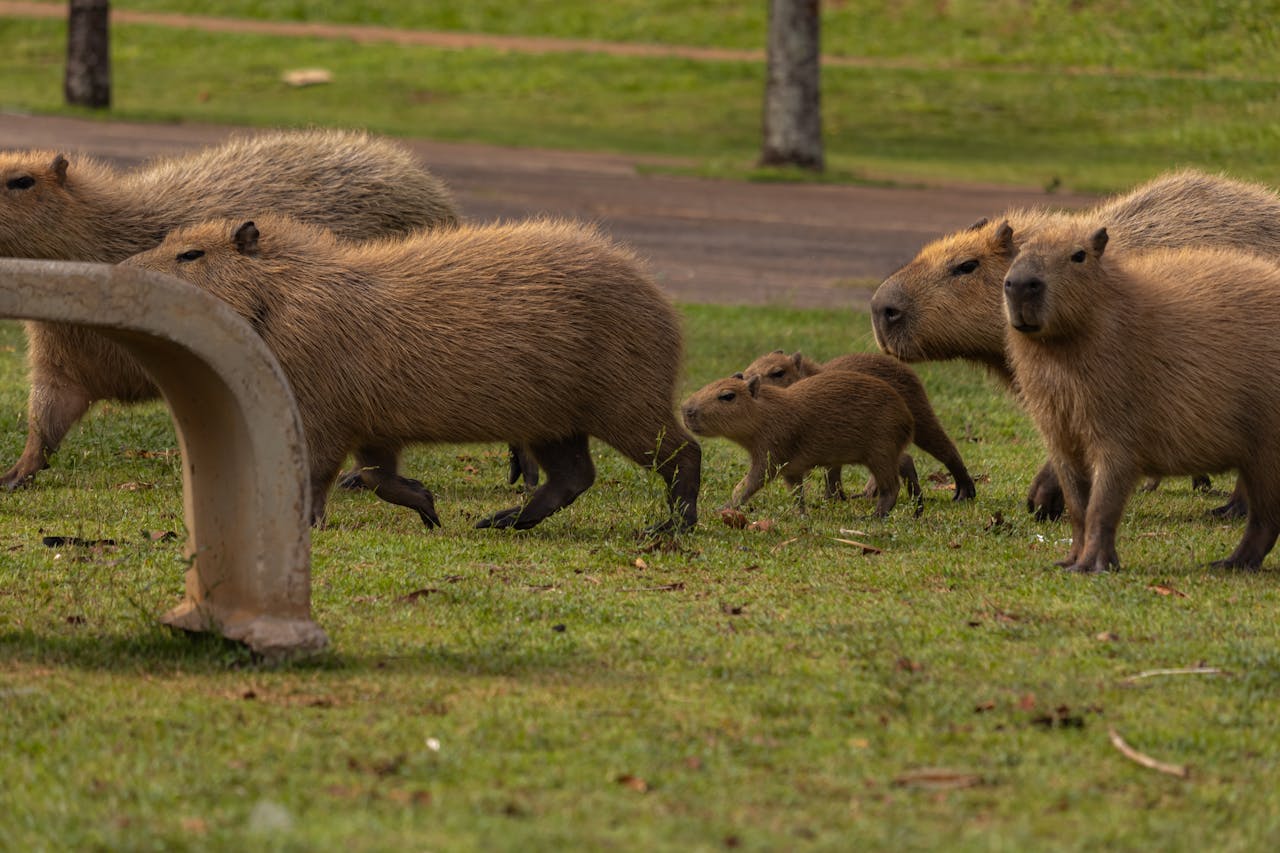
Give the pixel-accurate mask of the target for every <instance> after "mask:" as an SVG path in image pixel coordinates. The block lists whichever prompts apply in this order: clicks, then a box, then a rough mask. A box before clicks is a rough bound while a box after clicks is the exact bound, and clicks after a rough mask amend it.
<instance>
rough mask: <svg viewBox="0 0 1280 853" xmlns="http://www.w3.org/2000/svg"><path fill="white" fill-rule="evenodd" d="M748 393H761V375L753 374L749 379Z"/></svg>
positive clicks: (754, 394)
mask: <svg viewBox="0 0 1280 853" xmlns="http://www.w3.org/2000/svg"><path fill="white" fill-rule="evenodd" d="M747 393H748V394H750V395H751V396H752V397H754V396H756V395H757V394H759V393H760V377H759V376H758V375H757V376H752V377H751V378H750V379H748V380H747Z"/></svg>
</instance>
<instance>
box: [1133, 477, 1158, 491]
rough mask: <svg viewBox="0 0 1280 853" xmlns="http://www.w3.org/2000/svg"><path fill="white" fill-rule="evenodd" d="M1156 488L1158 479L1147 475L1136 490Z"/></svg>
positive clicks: (1153, 489)
mask: <svg viewBox="0 0 1280 853" xmlns="http://www.w3.org/2000/svg"><path fill="white" fill-rule="evenodd" d="M1158 488H1160V480H1159V479H1158V478H1156V477H1148V478H1147V479H1146V480H1145V481H1143V483H1142V485H1141V486H1139V487H1138V491H1140V492H1154V491H1155V490H1156V489H1158Z"/></svg>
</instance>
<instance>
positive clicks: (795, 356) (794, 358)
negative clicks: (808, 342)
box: [791, 350, 804, 370]
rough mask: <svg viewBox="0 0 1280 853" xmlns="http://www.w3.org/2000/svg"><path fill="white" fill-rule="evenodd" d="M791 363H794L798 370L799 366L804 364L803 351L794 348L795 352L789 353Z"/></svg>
mask: <svg viewBox="0 0 1280 853" xmlns="http://www.w3.org/2000/svg"><path fill="white" fill-rule="evenodd" d="M791 363H792V364H794V365H795V366H796V369H797V370H799V369H800V368H801V367H803V366H804V353H802V352H800V350H796V351H795V352H793V353H791Z"/></svg>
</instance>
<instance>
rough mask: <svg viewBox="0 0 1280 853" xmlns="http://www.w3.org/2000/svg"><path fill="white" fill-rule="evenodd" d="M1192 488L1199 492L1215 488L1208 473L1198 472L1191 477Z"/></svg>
mask: <svg viewBox="0 0 1280 853" xmlns="http://www.w3.org/2000/svg"><path fill="white" fill-rule="evenodd" d="M1191 488H1192V490H1194V491H1197V492H1207V491H1209V490H1210V489H1212V488H1213V480H1210V479H1209V475H1208V474H1196V475H1195V476H1194V477H1192V478H1191Z"/></svg>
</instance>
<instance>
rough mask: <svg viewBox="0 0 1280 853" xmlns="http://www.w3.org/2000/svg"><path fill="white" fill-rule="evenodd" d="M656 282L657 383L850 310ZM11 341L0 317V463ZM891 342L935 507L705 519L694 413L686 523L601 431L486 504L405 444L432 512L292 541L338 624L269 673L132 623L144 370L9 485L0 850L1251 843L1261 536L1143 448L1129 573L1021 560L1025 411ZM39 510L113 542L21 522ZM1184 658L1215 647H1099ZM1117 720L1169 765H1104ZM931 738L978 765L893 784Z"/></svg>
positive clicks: (170, 573)
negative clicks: (575, 469)
mask: <svg viewBox="0 0 1280 853" xmlns="http://www.w3.org/2000/svg"><path fill="white" fill-rule="evenodd" d="M684 313H685V317H686V326H687V337H688V341H689V353H688V359H687V376H686V378H685V382H684V390H686V391H688V390H692V389H693V388H695V387H697V386H699V385H700V384H702V383H703V382H705V381H707V380H709V379H711V378H714V377H716V376H720V375H723V374H725V373H727V372H730V371H731V370H733V369H737V368H740V367H741V366H742V365H744V364H745V363H746V362H747V361H748V360H750V359H751V358H752V357H754V356H755V355H757V354H758V353H759V352H761V351H763V350H766V349H769V348H773V347H787V348H802V349H804V350H805V351H807V352H809V353H811V354H813V355H815V356H819V357H826V356H831V355H835V354H837V353H840V352H844V351H849V350H852V349H865V348H869V346H870V339H869V334H868V325H867V318H866V317H865V316H862V315H858V314H852V313H847V312H836V311H828V312H806V311H794V310H787V309H783V308H776V307H775V308H768V309H765V308H717V307H688V308H686V309H684ZM22 348H23V347H22V338H21V334H20V332H19V331H18V329H17V327H16V326H15V325H14V324H10V323H5V324H0V458H4V459H6V460H8V459H12V458H13V457H14V456H16V454H17V453H18V451H19V449H20V447H21V443H22V432H23V429H22V426H21V421H22V418H21V412H22V410H23V406H24V398H25V392H24V382H23V378H22V373H23V368H22ZM921 375H922V377H923V378H924V380H925V382H926V385H927V386H928V388H929V389H930V392H931V394H932V397H933V400H934V403H935V406H936V408H937V409H938V411H939V413H940V415H941V416H942V418H943V421H944V423H946V425H947V426H948V428H949V429H950V431H951V433H952V435H953V436H954V437H955V438H956V439H957V441H958V443H959V444H960V446H961V450H962V453H963V454H964V456H965V458H966V461H967V462H968V464H969V467H970V469H971V471H972V472H973V473H974V474H975V475H976V476H978V477H979V481H980V482H979V498H978V500H977V501H976V502H974V503H970V504H964V505H956V504H953V503H951V502H950V501H949V500H948V499H947V497H948V496H947V493H946V492H945V491H943V490H940V489H931V490H930V491H929V492H928V494H927V498H928V500H927V505H926V508H925V512H924V515H923V516H922V517H921V518H920V519H913V518H912V517H911V515H910V512H909V509H908V508H906V507H905V506H903V507H900V508H899V509H897V510H895V512H894V513H893V514H892V515H891V517H890V518H888V519H887V520H883V521H878V520H874V519H871V518H870V517H869V516H868V513H869V510H870V506H869V503H868V502H866V501H863V500H858V501H853V502H851V503H849V504H842V505H830V504H825V503H823V502H821V501H818V500H816V499H815V500H812V501H811V511H810V514H809V515H808V516H807V517H799V516H797V515H796V514H795V513H794V512H793V510H792V508H791V505H790V502H789V500H788V498H787V496H786V495H785V494H784V493H783V490H782V489H781V487H780V486H779V485H776V484H775V485H774V486H773V487H771V488H769V489H767V490H765V491H764V492H762V493H761V495H760V496H759V497H758V499H757V500H756V502H755V503H754V505H753V506H752V508H751V512H750V515H751V517H752V518H754V519H769V520H772V521H774V522H775V524H776V527H775V529H774V530H772V531H768V532H761V531H743V530H732V529H729V528H728V527H725V526H723V525H722V524H720V523H719V522H718V520H717V518H716V516H715V513H714V507H715V506H716V505H717V504H718V503H719V502H721V501H723V500H724V498H725V497H726V496H727V495H728V492H729V490H730V488H731V486H732V484H733V482H734V481H735V480H736V479H737V478H738V477H739V476H740V475H741V473H742V471H743V467H744V464H745V459H744V455H743V453H742V452H741V451H740V450H738V449H737V448H735V447H733V446H731V445H729V444H728V443H727V442H724V441H721V440H709V441H706V442H704V450H705V453H706V455H705V463H704V475H705V476H704V484H703V491H702V524H701V526H700V527H699V529H698V530H696V531H695V532H694V533H692V534H690V535H688V536H686V537H684V538H683V539H682V540H681V541H680V543H679V545H680V547H679V548H678V549H677V550H673V551H647V550H643V549H642V546H641V544H640V543H639V542H638V540H637V539H636V538H635V535H634V534H635V531H637V530H638V529H640V528H641V527H642V526H644V524H645V523H647V522H649V521H651V520H653V519H654V518H655V517H656V516H657V515H658V514H659V513H660V510H661V503H662V501H661V497H660V490H659V488H658V486H657V484H656V483H655V482H654V481H653V479H652V478H650V477H648V476H647V475H646V474H645V473H644V472H642V471H640V470H639V469H637V468H635V467H634V466H631V465H629V464H627V463H625V462H624V461H622V460H621V458H620V457H618V456H617V455H616V454H614V453H613V452H612V451H609V450H608V449H606V448H602V447H598V448H597V453H596V459H597V463H598V468H599V479H598V481H597V484H596V486H595V487H593V488H592V489H591V490H590V491H589V492H588V493H587V494H585V495H584V496H583V497H582V498H580V499H579V500H578V502H577V503H575V504H574V505H573V506H572V507H570V508H569V509H567V510H565V511H564V512H562V513H561V514H559V515H557V516H555V517H553V518H551V519H549V520H548V521H547V522H545V523H544V524H543V525H541V526H540V527H538V528H536V529H534V530H532V531H528V532H525V533H514V534H509V533H501V532H497V531H478V530H474V529H472V528H471V527H470V526H469V523H468V522H469V521H471V520H472V519H474V518H476V517H478V516H480V515H482V514H484V513H488V512H491V511H493V510H494V509H497V508H500V507H503V506H507V505H510V504H511V503H512V502H514V501H515V500H516V497H517V496H516V494H515V492H514V491H513V490H512V489H511V488H509V487H507V486H505V485H503V483H502V474H503V473H504V461H505V460H504V455H503V451H502V449H501V448H498V447H491V446H476V447H471V446H467V447H444V448H435V449H420V450H416V451H414V452H413V453H412V454H410V456H409V458H408V459H407V462H406V467H407V468H408V469H409V470H411V471H413V472H415V473H417V474H420V475H422V476H423V477H424V479H425V480H427V481H428V482H429V483H430V484H431V485H432V487H433V488H435V489H437V491H438V496H439V504H438V505H439V508H440V510H441V514H442V518H443V520H444V523H445V527H444V529H442V530H438V531H427V530H425V529H423V528H422V527H421V525H420V524H419V523H418V522H417V520H416V516H414V515H413V514H412V513H410V512H408V511H405V510H403V509H401V508H397V507H393V506H390V505H388V504H384V503H380V502H378V501H376V500H375V499H374V498H372V497H371V496H369V495H366V494H340V495H336V496H335V498H334V500H333V502H332V503H331V506H330V521H331V527H330V528H329V529H326V530H323V531H318V532H316V534H315V536H314V540H313V541H314V556H313V579H314V611H315V616H316V619H317V620H318V621H319V622H320V624H321V625H322V626H323V627H324V628H325V629H326V630H327V631H328V632H329V635H330V637H331V639H332V641H333V651H332V653H330V654H328V655H326V656H325V657H323V658H321V659H320V660H319V661H316V662H314V663H311V664H307V665H295V666H293V667H288V668H283V669H266V668H262V667H260V666H258V665H256V664H255V663H254V662H253V661H252V660H251V659H250V658H249V657H248V656H247V655H246V654H245V653H243V652H242V651H240V650H237V649H235V648H231V647H227V646H223V645H221V644H220V643H218V642H215V641H210V640H192V639H190V638H187V637H184V636H175V635H171V634H170V633H169V632H167V631H166V630H164V629H162V628H160V627H158V626H157V624H156V623H155V621H154V620H155V616H156V614H158V613H159V612H162V611H163V610H164V609H166V608H167V607H169V606H171V605H172V604H174V603H176V601H177V600H179V598H180V597H181V594H182V570H183V565H182V563H181V561H180V550H181V549H180V545H179V544H178V543H177V542H166V541H158V542H157V541H150V537H149V536H148V537H145V538H144V537H143V536H142V535H141V534H142V533H143V532H144V531H146V532H151V531H165V530H174V531H176V532H178V533H179V534H181V533H182V530H183V528H182V520H181V484H180V480H179V473H178V468H177V461H176V459H174V458H173V456H172V455H167V454H165V453H163V451H165V450H167V449H169V448H172V447H174V446H175V440H174V437H173V434H172V432H171V430H170V428H169V426H168V420H167V417H166V415H165V413H164V412H163V410H162V409H161V408H160V407H158V406H148V407H140V408H128V409H117V410H115V411H110V412H108V411H102V410H99V411H97V412H96V413H95V414H94V415H93V416H91V417H90V418H89V419H88V420H87V421H86V422H85V423H84V424H83V425H82V426H81V427H80V428H79V429H78V430H77V431H76V432H74V433H73V434H72V435H71V436H70V437H69V439H68V441H67V442H66V445H65V447H64V449H63V451H62V452H61V453H60V454H59V455H58V457H57V458H56V460H55V464H54V466H53V468H52V469H51V470H49V471H47V472H45V473H44V474H42V475H41V478H40V480H39V483H38V485H37V487H36V488H34V489H31V490H29V491H26V492H21V493H16V494H12V495H0V707H2V708H3V710H4V715H5V724H4V726H3V727H0V754H3V755H4V756H5V760H4V761H2V762H0V847H3V848H5V849H39V848H41V847H54V846H56V847H58V848H65V849H86V848H89V849H120V848H128V849H135V848H143V847H147V848H159V849H173V848H178V849H183V848H193V849H206V848H208V849H282V850H292V849H297V850H304V849H306V850H310V849H346V850H385V849H449V850H454V849H520V850H528V849H565V848H569V849H582V848H602V847H618V848H624V849H654V848H662V849H717V848H721V847H725V846H740V847H743V848H747V849H793V848H818V849H842V850H847V849H884V850H895V851H897V850H934V849H1000V850H1026V849H1133V850H1137V849H1144V850H1150V849H1160V850H1201V849H1206V848H1208V849H1215V850H1256V849H1269V848H1271V847H1274V846H1275V844H1276V843H1277V841H1280V801H1278V800H1277V799H1276V797H1275V795H1274V755H1275V753H1276V751H1277V748H1278V747H1280V722H1277V720H1280V713H1277V712H1278V711H1280V698H1278V697H1280V643H1278V642H1277V640H1278V639H1280V637H1278V636H1277V634H1278V633H1280V628H1278V627H1277V621H1276V618H1275V614H1276V611H1277V604H1278V602H1277V592H1276V589H1277V587H1276V583H1275V573H1276V569H1275V566H1276V561H1277V558H1276V557H1274V556H1273V557H1272V558H1271V559H1270V560H1269V561H1268V565H1267V568H1266V570H1265V571H1263V572H1261V573H1258V574H1252V575H1249V574H1235V573H1222V572H1215V571H1211V570H1209V569H1207V568H1206V567H1205V563H1207V562H1208V560H1210V559H1212V558H1215V557H1219V556H1222V555H1223V554H1225V553H1226V552H1227V551H1228V550H1230V548H1231V547H1232V545H1233V544H1234V542H1235V539H1236V538H1237V536H1238V535H1239V527H1238V525H1223V524H1217V523H1211V522H1209V521H1208V520H1207V519H1206V518H1205V511H1206V510H1207V509H1208V508H1209V507H1210V506H1212V505H1213V504H1214V503H1215V502H1216V501H1217V500H1218V499H1219V498H1218V497H1207V496H1203V495H1198V494H1194V493H1192V492H1191V491H1190V490H1189V485H1188V483H1187V482H1186V481H1185V480H1181V481H1173V480H1171V481H1168V482H1167V483H1166V485H1165V487H1164V488H1163V490H1162V491H1161V492H1159V493H1156V494H1154V495H1138V496H1135V498H1134V499H1133V501H1132V504H1131V508H1130V511H1129V512H1128V513H1127V515H1126V518H1125V523H1124V525H1123V527H1122V530H1121V539H1120V548H1121V557H1122V559H1123V561H1124V568H1123V570H1122V571H1119V572H1116V573H1113V574H1110V575H1105V576H1101V577H1075V576H1068V575H1065V574H1063V573H1062V572H1061V571H1059V570H1056V569H1053V568H1051V567H1050V565H1049V564H1050V562H1051V561H1052V560H1053V559H1055V558H1057V557H1060V556H1061V555H1062V552H1063V549H1064V546H1063V545H1061V544H1058V543H1056V542H1055V540H1057V539H1060V538H1062V537H1065V536H1067V535H1068V530H1067V527H1066V525H1065V524H1049V525H1042V524H1036V523H1035V522H1033V521H1032V520H1030V519H1029V518H1028V517H1027V516H1026V515H1025V513H1024V512H1023V511H1022V509H1021V506H1020V504H1021V500H1020V499H1021V495H1022V492H1023V489H1024V487H1025V484H1026V483H1027V481H1028V480H1029V479H1030V477H1031V475H1032V473H1033V472H1034V470H1035V469H1036V467H1037V466H1038V463H1039V461H1040V456H1041V451H1040V449H1039V443H1038V441H1037V440H1036V438H1035V436H1034V434H1033V432H1032V430H1031V429H1030V427H1029V425H1028V424H1027V422H1026V421H1025V419H1024V418H1023V417H1022V415H1020V414H1019V413H1018V411H1017V410H1016V409H1015V408H1014V407H1013V406H1012V404H1011V403H1010V402H1009V401H1008V400H1007V399H1006V398H1005V397H1004V396H1003V395H1002V393H1001V392H1000V391H998V390H997V389H996V388H995V387H994V386H993V385H992V384H991V383H990V382H989V381H988V380H987V379H986V378H985V377H983V376H982V375H981V374H979V373H978V372H977V371H975V370H973V369H971V368H968V367H965V366H961V365H930V366H927V367H923V368H922V370H921ZM142 451H145V452H142ZM917 463H918V465H919V466H920V468H921V473H922V475H929V474H937V473H938V472H939V470H940V466H939V465H938V464H937V463H936V461H934V460H932V459H930V458H928V457H925V456H923V455H920V454H917ZM984 475H985V476H984ZM861 477H862V473H861V472H856V473H851V474H847V475H846V480H847V483H848V485H849V486H856V485H857V484H859V483H860V482H861ZM124 484H148V485H150V486H151V487H150V488H139V489H121V486H122V485H124ZM818 485H819V484H818V483H817V482H816V481H814V482H811V485H810V488H811V490H812V495H811V496H812V497H813V498H816V497H817V494H816V493H817V491H818ZM1215 485H1218V486H1220V487H1225V486H1226V485H1228V482H1227V481H1226V480H1225V479H1222V478H1220V479H1219V481H1218V482H1217V483H1216V484H1215ZM841 529H852V530H857V531H859V532H858V533H856V534H845V536H844V538H855V539H860V540H863V541H866V542H870V543H873V544H875V545H877V546H879V547H881V548H883V549H884V553H883V554H882V555H880V556H864V555H863V554H861V553H860V552H859V551H858V550H857V549H855V548H851V547H849V546H846V545H842V544H840V543H838V542H835V541H834V539H833V537H836V536H840V535H841V533H840V531H841ZM56 534H78V535H81V536H86V537H91V538H107V537H110V538H114V539H117V540H118V541H119V543H120V544H118V545H117V546H116V547H114V548H107V549H103V550H99V551H94V550H86V549H75V548H61V549H55V548H47V547H44V546H43V545H42V544H41V541H40V540H41V537H42V536H44V535H56ZM637 560H640V561H643V563H642V564H638V563H637ZM1153 587H1160V588H1165V589H1173V590H1177V591H1179V592H1181V593H1184V594H1185V597H1181V596H1178V595H1163V594H1160V591H1159V589H1153ZM420 590H429V592H422V593H421V594H420V595H418V596H417V597H416V598H415V599H414V600H406V596H410V595H411V594H412V593H414V592H415V591H420ZM558 626H563V629H562V630H560V629H559V628H558ZM1200 662H1203V663H1206V664H1209V665H1213V666H1218V667H1221V668H1223V669H1226V670H1228V671H1229V673H1230V674H1229V675H1225V676H1183V677H1166V678H1152V679H1148V680H1144V681H1142V682H1140V684H1139V685H1137V686H1126V684H1125V683H1124V681H1123V679H1124V678H1125V677H1126V676H1129V675H1133V674H1135V673H1138V672H1140V671H1143V670H1147V669H1154V668H1159V667H1170V666H1187V665H1193V664H1196V663H1200ZM1055 721H1062V722H1061V723H1056V724H1055ZM1112 726H1114V727H1115V728H1116V729H1117V730H1119V731H1120V732H1121V733H1122V734H1123V735H1124V736H1125V737H1126V738H1127V739H1128V740H1129V742H1130V743H1132V744H1133V745H1134V746H1135V747H1137V748H1138V749H1140V750H1143V751H1145V752H1148V753H1150V754H1151V755H1153V756H1155V757H1157V758H1161V759H1164V760H1166V761H1171V762H1175V763H1185V764H1188V765H1190V767H1191V768H1192V775H1191V778H1190V779H1188V780H1179V779H1174V778H1171V777H1168V776H1164V775H1161V774H1158V773H1155V772H1153V771H1150V770H1146V769H1143V768H1141V767H1138V766H1137V765H1135V764H1133V763H1131V762H1129V761H1128V760H1126V759H1125V758H1123V757H1122V756H1121V755H1120V754H1119V753H1118V752H1117V751H1115V750H1114V749H1113V748H1112V747H1111V746H1110V745H1109V743H1108V740H1107V729H1108V727H1112ZM437 746H438V749H437V748H436V747H437ZM924 768H942V769H945V770H947V771H951V772H952V773H954V774H964V775H965V776H966V777H967V780H968V781H972V782H975V784H973V785H971V786H969V787H952V788H946V787H939V788H930V787H928V786H924V785H920V784H915V783H913V782H912V781H911V777H910V774H912V773H914V772H918V771H920V770H922V769H924Z"/></svg>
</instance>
